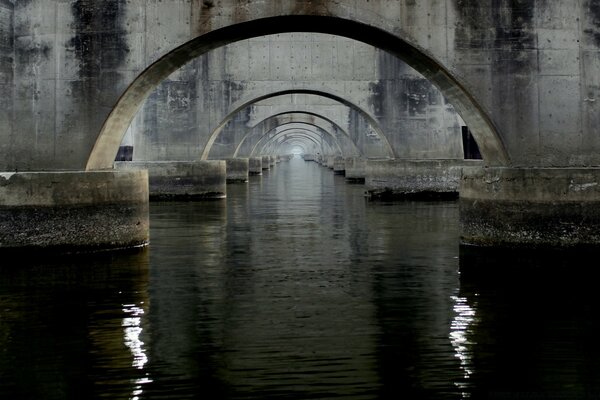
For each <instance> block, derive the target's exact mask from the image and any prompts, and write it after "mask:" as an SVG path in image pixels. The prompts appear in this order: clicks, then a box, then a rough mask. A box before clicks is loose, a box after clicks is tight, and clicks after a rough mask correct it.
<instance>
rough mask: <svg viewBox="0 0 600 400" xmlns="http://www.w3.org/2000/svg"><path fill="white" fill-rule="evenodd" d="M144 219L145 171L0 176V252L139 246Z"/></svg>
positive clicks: (142, 241) (143, 234)
mask: <svg viewBox="0 0 600 400" xmlns="http://www.w3.org/2000/svg"><path fill="white" fill-rule="evenodd" d="M148 221H149V217H148V174H147V172H146V171H105V172H37V173H33V172H19V173H2V174H0V252H6V251H24V252H31V251H33V252H34V253H30V254H36V253H35V252H39V251H41V252H44V253H45V252H52V253H73V252H74V253H78V252H90V251H101V250H112V249H120V248H128V247H137V246H144V245H146V244H148V241H149V222H148Z"/></svg>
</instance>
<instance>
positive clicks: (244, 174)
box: [225, 158, 250, 183]
mask: <svg viewBox="0 0 600 400" xmlns="http://www.w3.org/2000/svg"><path fill="white" fill-rule="evenodd" d="M225 162H226V165H227V183H245V182H248V174H249V170H250V160H249V159H248V158H228V159H227V160H225Z"/></svg>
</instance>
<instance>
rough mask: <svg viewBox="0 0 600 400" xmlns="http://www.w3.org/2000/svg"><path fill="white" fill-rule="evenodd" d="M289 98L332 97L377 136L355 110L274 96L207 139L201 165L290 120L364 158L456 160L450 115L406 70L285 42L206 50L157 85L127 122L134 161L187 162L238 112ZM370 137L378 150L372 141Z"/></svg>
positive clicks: (349, 48) (341, 49) (312, 41)
mask: <svg viewBox="0 0 600 400" xmlns="http://www.w3.org/2000/svg"><path fill="white" fill-rule="evenodd" d="M294 88H295V89H312V90H323V91H325V92H327V93H331V94H335V95H339V96H341V97H343V98H344V99H346V100H348V101H349V102H351V103H353V104H356V105H357V106H358V107H361V108H362V109H363V110H364V111H363V112H365V113H366V114H367V115H368V116H370V117H371V118H373V119H374V122H375V125H376V126H373V124H372V123H370V122H369V121H368V120H367V119H366V118H365V116H364V115H362V114H361V112H359V110H358V109H357V108H354V107H349V106H348V105H345V104H342V103H340V102H338V101H335V100H331V99H327V98H324V97H322V96H317V95H308V94H296V95H286V96H277V97H274V98H270V99H266V100H262V101H258V102H256V103H253V104H251V105H249V106H248V107H245V108H243V109H242V110H240V111H239V112H238V113H236V114H235V115H234V116H233V117H232V118H231V120H230V122H229V123H228V124H227V125H226V126H225V127H224V129H223V130H222V131H221V133H220V135H219V136H218V138H216V140H215V146H214V147H211V152H210V155H209V158H213V159H218V158H226V157H231V156H232V155H233V150H234V149H235V148H236V147H237V145H238V144H239V143H240V141H241V140H242V138H243V137H244V135H246V134H248V133H250V132H251V130H252V128H253V127H254V126H256V124H257V122H259V121H260V120H262V119H265V118H268V117H269V116H271V115H275V114H277V113H279V112H282V111H293V110H311V111H314V112H320V113H321V114H322V115H325V116H327V117H329V118H333V119H335V120H336V122H337V123H338V125H340V126H341V127H342V128H343V129H344V130H345V131H347V132H348V133H349V134H350V137H351V139H352V140H353V141H354V142H355V143H356V144H357V146H358V147H359V148H360V149H361V151H362V154H363V155H365V156H367V157H385V156H394V155H397V156H399V157H417V158H418V157H425V158H454V157H457V158H458V157H460V156H461V154H462V153H461V152H462V142H461V137H460V124H459V120H458V119H457V116H456V113H455V111H454V109H453V108H452V107H451V106H449V105H448V104H447V103H446V101H445V100H444V98H443V96H442V95H441V94H440V93H439V91H438V90H437V89H435V88H434V87H433V86H432V85H431V83H429V82H428V81H427V80H426V79H424V78H423V77H422V76H421V75H420V74H418V73H417V72H416V71H414V70H413V69H412V68H410V67H408V66H407V65H406V64H405V63H403V62H400V61H399V60H398V59H397V58H395V57H393V56H391V55H389V54H387V53H386V52H383V51H380V50H378V49H376V48H374V47H372V46H369V45H366V44H364V43H360V42H357V41H355V40H350V39H346V38H342V37H336V36H331V35H324V34H311V33H303V34H300V33H289V34H279V35H270V36H265V37H260V38H256V39H252V40H245V41H241V42H238V43H235V44H231V45H228V46H225V47H222V48H219V49H216V50H213V51H211V52H210V53H208V54H206V55H205V56H203V57H200V59H198V60H195V61H194V62H192V63H191V64H190V65H188V66H187V67H185V68H184V69H183V70H182V71H180V72H178V73H177V74H174V75H173V76H171V77H170V78H169V79H168V80H167V81H165V82H163V83H162V84H161V85H160V86H159V87H158V88H157V90H156V91H154V92H153V93H152V95H151V97H150V98H149V99H148V101H147V102H146V104H145V105H144V108H143V110H142V112H141V115H139V116H138V117H137V119H136V122H137V123H136V127H137V128H138V129H136V130H134V137H135V140H134V142H135V144H134V146H135V147H136V149H137V150H136V151H135V157H136V159H149V160H164V159H191V158H193V157H194V156H195V154H194V152H196V153H197V152H199V151H201V149H202V148H204V146H206V145H207V142H208V136H207V135H208V134H210V133H211V132H213V131H214V130H215V129H216V128H217V126H219V124H221V123H222V121H223V119H224V118H225V117H226V116H228V115H229V114H230V113H231V112H232V111H233V110H235V108H236V106H237V105H238V104H239V103H240V102H244V101H248V100H249V99H250V100H251V99H255V98H260V97H261V96H264V95H265V94H268V93H269V92H277V91H281V90H293V89H294ZM206 99H210V101H206ZM139 121H141V123H140V122H139ZM379 129H381V131H382V133H383V134H384V135H386V136H387V140H382V138H381V137H380V135H378V133H377V132H378V130H379ZM388 141H389V142H390V144H391V145H392V149H391V150H390V151H388V149H387V146H389V145H388ZM209 145H211V143H209ZM390 153H391V154H390ZM346 155H347V156H350V155H353V154H352V153H348V154H346Z"/></svg>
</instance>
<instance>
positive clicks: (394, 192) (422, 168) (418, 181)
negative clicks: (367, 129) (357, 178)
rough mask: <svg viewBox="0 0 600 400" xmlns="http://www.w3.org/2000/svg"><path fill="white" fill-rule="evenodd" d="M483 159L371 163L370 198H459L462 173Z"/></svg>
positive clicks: (369, 172) (369, 170) (369, 163)
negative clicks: (468, 166) (466, 167)
mask: <svg viewBox="0 0 600 400" xmlns="http://www.w3.org/2000/svg"><path fill="white" fill-rule="evenodd" d="M467 165H483V164H482V161H480V160H402V159H395V160H368V161H367V170H366V176H365V185H366V192H367V195H368V196H370V197H376V198H379V197H411V198H457V197H458V188H459V183H460V177H461V171H462V168H463V167H464V166H467Z"/></svg>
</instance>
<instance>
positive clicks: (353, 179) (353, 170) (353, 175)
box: [344, 157, 367, 183]
mask: <svg viewBox="0 0 600 400" xmlns="http://www.w3.org/2000/svg"><path fill="white" fill-rule="evenodd" d="M344 174H345V176H346V182H348V183H365V177H366V175H367V159H366V158H362V157H347V158H346V159H345V160H344Z"/></svg>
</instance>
